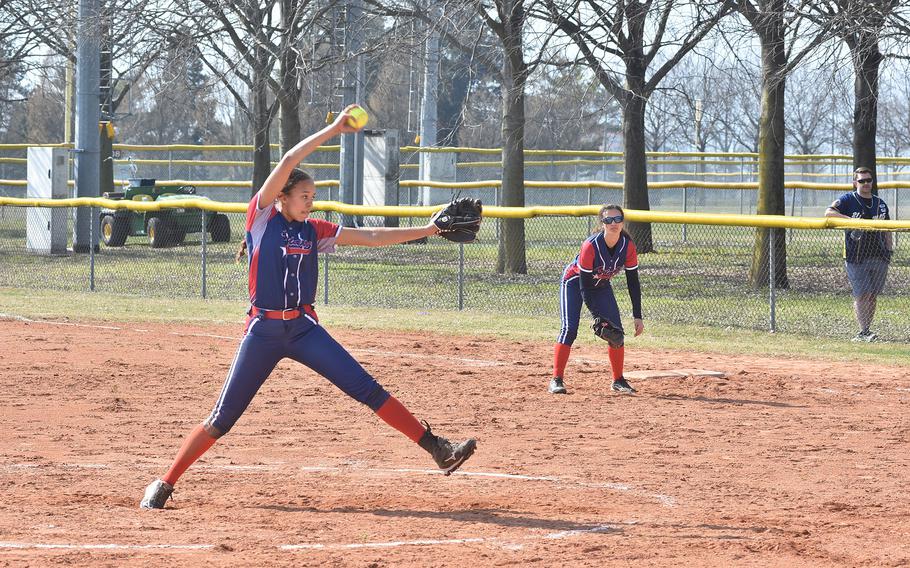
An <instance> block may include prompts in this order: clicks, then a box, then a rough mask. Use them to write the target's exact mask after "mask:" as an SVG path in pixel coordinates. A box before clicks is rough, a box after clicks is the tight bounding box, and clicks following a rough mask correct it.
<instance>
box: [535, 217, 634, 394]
mask: <svg viewBox="0 0 910 568" xmlns="http://www.w3.org/2000/svg"><path fill="white" fill-rule="evenodd" d="M599 217H600V220H601V223H603V228H602V230H599V231H597V232H596V233H594V234H593V235H591V236H590V237H588V238H587V239H586V240H585V242H583V243H582V244H581V251H580V252H579V253H578V255H577V256H576V257H575V260H573V261H572V262H571V263H569V265H568V266H566V268H565V270H564V271H563V273H562V281H561V282H560V285H559V316H560V320H561V322H562V327H561V329H560V330H559V337H557V338H556V345H555V347H554V353H553V378H552V379H551V380H550V386H549V391H550V392H551V393H553V394H566V392H567V391H566V385H565V370H566V363H567V362H568V361H569V353H570V352H571V351H572V344H573V343H574V342H575V338H576V336H577V335H578V323H579V319H580V318H581V304H582V302H584V304H585V305H586V306H587V307H588V310H590V312H591V315H592V316H594V325H593V326H592V328H593V330H594V333H595V335H597V336H598V337H600V338H601V339H604V340H606V341H607V342H608V343H609V347H607V352H608V354H609V357H610V367H611V369H612V374H613V384H612V388H613V390H615V391H617V392H621V393H634V392H635V389H633V388H632V387H631V385H629V382H628V381H626V379H625V378H624V377H623V375H622V366H623V358H624V356H625V347H624V339H625V332H624V331H623V327H622V320H621V318H620V316H619V306H618V305H617V304H616V296H615V295H614V294H613V287H612V286H611V285H610V279H611V278H613V277H614V276H616V275H617V274H618V273H619V272H620V271H621V270H625V273H626V283H627V285H628V288H629V298H631V300H632V317H634V318H635V336H636V337H637V336H639V335H641V333H642V332H643V331H644V329H645V326H644V323H643V322H642V317H641V282H640V281H639V279H638V253H637V252H636V250H635V243H633V242H632V238H631V237H630V236H629V233H627V232H626V231H625V230H623V221H624V215H623V210H622V207H620V206H619V205H613V204H609V205H604V206H603V207H601V209H600V215H599Z"/></svg>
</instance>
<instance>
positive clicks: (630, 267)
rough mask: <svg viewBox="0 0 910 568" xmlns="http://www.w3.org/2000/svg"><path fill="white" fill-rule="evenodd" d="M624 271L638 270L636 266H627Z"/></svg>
mask: <svg viewBox="0 0 910 568" xmlns="http://www.w3.org/2000/svg"><path fill="white" fill-rule="evenodd" d="M626 270H638V265H637V264H636V265H635V266H627V267H626Z"/></svg>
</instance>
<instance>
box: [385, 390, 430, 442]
mask: <svg viewBox="0 0 910 568" xmlns="http://www.w3.org/2000/svg"><path fill="white" fill-rule="evenodd" d="M376 415H377V416H379V417H380V418H382V419H383V420H384V421H385V422H386V424H388V425H389V426H391V427H392V428H395V429H396V430H398V431H399V432H401V433H402V434H404V435H405V436H407V437H408V438H410V439H411V440H413V441H414V442H419V441H420V438H421V437H422V436H423V433H424V432H426V431H427V429H426V428H424V427H423V424H421V423H420V422H418V421H417V419H416V418H414V415H413V414H411V412H410V411H409V410H408V409H407V408H405V407H404V405H403V404H401V403H400V402H398V399H397V398H395V397H394V396H390V397H389V399H388V400H386V401H385V402H384V403H382V406H380V407H379V410H377V411H376Z"/></svg>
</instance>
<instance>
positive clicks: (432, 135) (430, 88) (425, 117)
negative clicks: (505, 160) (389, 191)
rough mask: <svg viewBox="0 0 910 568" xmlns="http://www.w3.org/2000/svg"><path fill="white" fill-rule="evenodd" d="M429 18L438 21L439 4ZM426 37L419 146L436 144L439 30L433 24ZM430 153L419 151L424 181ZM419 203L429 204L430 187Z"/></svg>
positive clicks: (420, 176)
mask: <svg viewBox="0 0 910 568" xmlns="http://www.w3.org/2000/svg"><path fill="white" fill-rule="evenodd" d="M430 9H431V10H432V13H431V19H432V21H433V22H438V21H439V20H440V19H441V18H442V13H441V10H440V5H439V4H433V5H432V7H431V8H430ZM429 32H430V33H429V34H428V35H427V39H426V44H425V45H426V53H425V55H424V58H423V65H424V72H423V105H422V107H421V113H420V147H421V148H432V147H434V146H436V99H437V97H438V96H439V93H438V89H439V73H438V69H439V32H438V31H436V28H435V26H433V27H432V28H431V29H430V30H429ZM429 161H430V155H429V154H427V153H426V152H421V153H420V160H419V166H418V168H419V169H418V177H419V178H420V180H422V181H426V180H428V179H429V177H430V167H429V164H428V162H429ZM421 195H422V199H421V200H420V202H421V205H430V188H427V187H424V188H422V190H421Z"/></svg>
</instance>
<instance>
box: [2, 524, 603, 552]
mask: <svg viewBox="0 0 910 568" xmlns="http://www.w3.org/2000/svg"><path fill="white" fill-rule="evenodd" d="M614 530H616V527H615V526H613V525H598V526H596V527H592V528H590V529H573V530H567V531H560V532H555V533H547V534H543V535H529V536H524V537H518V538H517V539H516V538H503V537H469V538H449V539H420V540H393V541H387V542H356V543H330V544H325V543H302V544H282V545H279V546H278V547H277V548H278V549H280V550H286V551H291V552H293V551H306V550H357V549H369V548H398V547H404V546H439V545H452V544H475V543H501V544H502V545H503V546H507V547H509V548H522V545H520V544H517V543H516V541H525V542H526V541H530V540H545V539H546V540H556V539H564V538H572V537H576V536H581V535H585V534H597V533H608V532H612V531H614ZM212 548H215V545H213V544H112V543H103V544H71V543H42V542H2V541H0V551H2V550H29V549H31V550H111V551H121V550H168V551H197V550H208V549H212Z"/></svg>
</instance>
